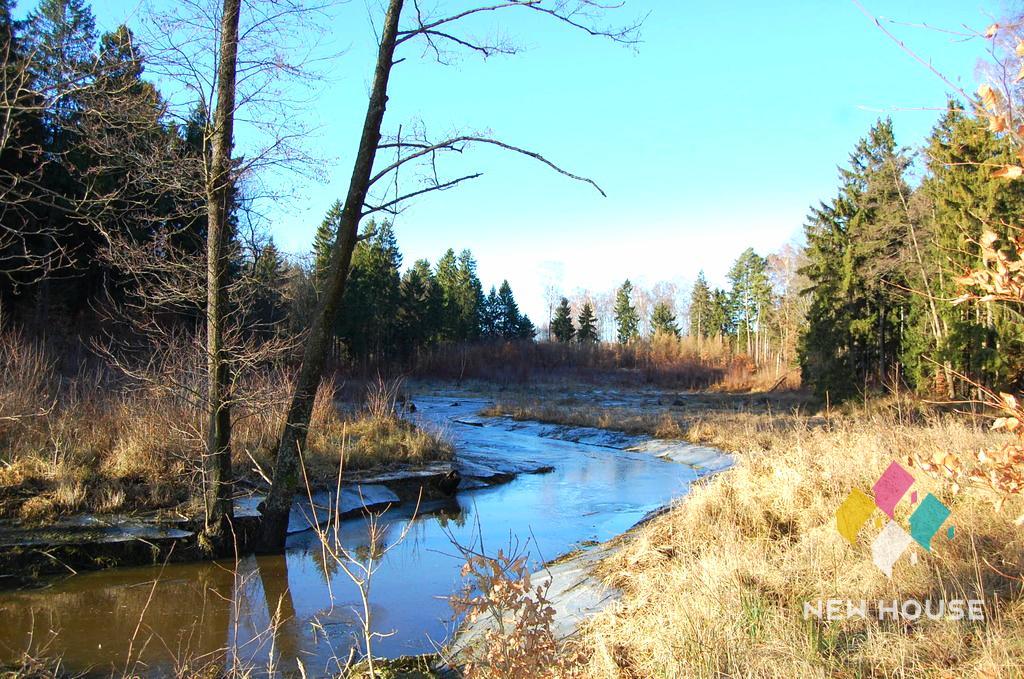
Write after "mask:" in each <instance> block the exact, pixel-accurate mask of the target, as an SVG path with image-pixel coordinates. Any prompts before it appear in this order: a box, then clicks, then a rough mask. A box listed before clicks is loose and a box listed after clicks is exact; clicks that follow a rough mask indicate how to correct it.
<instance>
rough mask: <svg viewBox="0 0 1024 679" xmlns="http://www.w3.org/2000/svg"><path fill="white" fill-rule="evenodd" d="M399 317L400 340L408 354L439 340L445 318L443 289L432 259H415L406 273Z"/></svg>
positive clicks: (401, 289) (399, 342) (399, 344)
mask: <svg viewBox="0 0 1024 679" xmlns="http://www.w3.org/2000/svg"><path fill="white" fill-rule="evenodd" d="M399 296H400V302H399V309H398V318H397V330H398V340H397V344H398V346H399V347H400V349H401V350H402V352H403V353H405V354H407V355H408V354H410V353H412V352H414V351H415V350H416V349H418V348H421V347H426V346H430V345H431V344H433V343H434V342H435V341H436V340H437V336H438V333H439V331H440V320H441V291H440V289H439V287H438V285H437V281H436V280H434V274H433V272H432V271H431V269H430V262H428V261H427V260H425V259H419V260H416V262H415V263H413V265H412V266H411V267H409V269H408V270H407V271H406V272H405V274H404V275H403V276H402V283H401V286H400V291H399Z"/></svg>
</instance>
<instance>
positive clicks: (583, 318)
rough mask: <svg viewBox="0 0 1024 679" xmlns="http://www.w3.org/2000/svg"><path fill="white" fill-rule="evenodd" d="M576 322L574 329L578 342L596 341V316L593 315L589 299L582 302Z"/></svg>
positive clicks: (592, 307)
mask: <svg viewBox="0 0 1024 679" xmlns="http://www.w3.org/2000/svg"><path fill="white" fill-rule="evenodd" d="M576 323H577V325H578V326H579V329H578V330H577V331H576V339H577V341H579V343H580V344H586V343H589V342H596V341H597V317H596V316H595V315H594V306H593V305H592V304H591V303H590V300H589V299H588V300H587V301H585V302H584V303H583V308H582V309H580V315H579V317H578V318H577V319H576Z"/></svg>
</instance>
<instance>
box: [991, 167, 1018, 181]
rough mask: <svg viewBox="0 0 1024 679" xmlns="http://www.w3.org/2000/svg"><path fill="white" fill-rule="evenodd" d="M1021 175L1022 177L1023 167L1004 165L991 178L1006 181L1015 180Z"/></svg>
mask: <svg viewBox="0 0 1024 679" xmlns="http://www.w3.org/2000/svg"><path fill="white" fill-rule="evenodd" d="M1021 175H1024V167H1021V166H1020V165H1004V166H1003V167H1001V168H999V169H998V170H996V171H995V172H993V173H992V176H993V177H1003V178H1006V179H1017V178H1018V177H1020V176H1021Z"/></svg>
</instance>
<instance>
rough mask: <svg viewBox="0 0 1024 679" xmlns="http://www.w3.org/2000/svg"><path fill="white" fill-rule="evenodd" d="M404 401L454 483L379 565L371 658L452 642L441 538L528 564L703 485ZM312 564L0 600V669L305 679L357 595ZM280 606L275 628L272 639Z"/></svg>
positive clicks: (171, 576)
mask: <svg viewBox="0 0 1024 679" xmlns="http://www.w3.org/2000/svg"><path fill="white" fill-rule="evenodd" d="M414 403H415V405H416V407H417V410H416V415H415V417H417V418H418V419H419V420H420V421H421V422H422V423H424V424H425V425H427V426H433V427H440V428H442V429H443V430H444V431H445V432H446V433H447V435H448V436H449V437H450V438H451V439H452V440H453V442H454V443H455V446H456V451H457V453H456V455H457V457H458V458H459V464H460V468H461V470H462V472H463V476H464V479H463V484H462V486H460V490H459V492H458V493H457V494H456V496H455V497H454V498H452V499H451V500H449V501H444V502H432V503H425V504H424V505H423V506H422V507H421V508H420V513H419V515H418V516H417V517H416V519H415V521H414V522H413V523H412V525H411V526H410V527H409V530H408V534H407V536H406V538H405V540H404V541H402V542H401V543H400V544H398V545H397V546H395V548H394V549H392V550H391V551H390V552H388V554H387V556H386V557H385V558H384V559H383V561H382V562H381V563H380V567H379V570H377V572H376V574H375V576H374V578H373V581H372V590H371V594H370V599H371V604H372V613H373V621H374V628H375V629H376V630H377V631H378V632H381V633H385V634H388V636H386V637H383V638H381V639H379V640H378V641H377V642H376V647H375V649H374V650H375V655H385V656H389V657H395V656H399V655H410V654H418V653H424V652H430V651H434V650H436V649H437V647H438V646H439V645H440V644H442V643H443V642H444V641H445V639H446V638H447V637H448V636H449V635H450V633H451V631H452V628H453V623H452V619H451V611H450V608H449V606H448V602H447V599H446V597H447V596H449V595H450V594H452V593H453V592H454V591H455V590H456V589H457V587H458V586H459V583H460V576H459V569H460V567H461V565H462V562H461V561H460V559H459V558H458V557H457V556H456V550H455V548H454V547H453V545H452V544H451V538H452V537H454V538H455V539H456V540H458V541H459V542H460V543H461V544H464V545H471V544H477V545H478V544H479V542H480V540H481V538H482V540H483V543H484V546H485V548H486V549H487V550H488V551H495V550H497V548H499V547H503V548H507V547H508V545H509V543H510V541H512V542H516V541H518V543H519V544H520V545H523V544H526V543H527V542H528V549H529V551H530V556H531V559H532V560H533V561H534V562H535V563H537V564H539V563H540V562H542V561H543V560H545V559H552V558H554V557H556V556H558V555H560V554H563V553H565V552H567V551H569V550H572V549H574V548H579V547H580V546H581V545H587V544H591V543H592V542H599V541H603V540H607V539H609V538H611V537H613V536H615V535H617V534H619V533H622V532H624V531H626V530H628V529H629V528H630V527H631V526H633V525H634V524H635V523H636V522H637V521H639V520H640V519H642V518H643V517H644V516H645V515H646V514H648V513H649V512H651V511H652V510H654V509H657V508H658V507H660V506H662V505H664V504H665V503H666V502H668V501H669V500H670V499H672V498H674V497H677V496H679V495H682V494H683V493H685V492H686V490H687V488H688V485H689V484H690V483H691V482H692V481H693V480H694V479H696V478H697V477H698V476H700V475H701V474H703V473H705V472H706V471H708V469H700V468H695V467H693V466H689V465H687V464H681V463H678V462H672V461H668V460H665V459H662V458H660V457H657V456H656V455H654V454H652V453H651V452H646V451H645V452H636V451H630V450H625V448H626V447H631V446H634V445H636V444H640V448H643V444H644V441H643V440H642V439H636V438H632V437H626V436H623V435H615V434H611V433H609V432H603V431H600V430H586V429H572V430H570V429H566V428H564V427H554V426H551V425H543V424H539V423H529V422H526V423H524V422H512V421H511V420H508V419H504V418H479V417H477V416H476V413H477V412H479V411H480V409H481V408H482V407H483V406H484V405H486V401H482V400H472V399H469V400H467V399H464V398H461V397H457V396H456V397H453V396H450V395H443V394H442V395H434V396H421V397H418V398H414ZM712 466H713V465H712ZM480 467H485V468H487V467H490V468H495V469H513V470H517V471H524V472H527V471H534V472H538V470H539V473H520V474H518V475H517V476H516V477H515V478H514V479H512V480H511V481H509V482H507V483H503V484H500V485H490V486H485V485H483V484H481V483H475V482H474V480H473V478H472V475H473V474H474V470H477V469H478V468H480ZM481 475H483V472H481ZM411 513H412V508H411V507H410V506H408V503H406V504H402V505H398V506H395V507H392V508H391V509H389V510H388V511H387V512H386V513H385V514H384V518H383V524H384V528H385V536H384V542H393V541H395V540H396V538H397V537H398V536H399V535H401V534H402V532H403V530H405V528H406V527H407V525H408V524H409V523H410V519H411ZM341 539H342V542H343V543H344V544H345V545H346V546H347V547H349V548H350V549H352V550H358V549H360V548H363V549H364V550H365V548H366V546H367V533H366V521H365V519H364V518H354V519H349V520H345V521H343V522H342V526H341ZM321 554H322V552H321V548H320V544H319V543H318V542H317V539H316V537H315V535H314V534H313V533H312V532H311V531H307V532H299V533H295V534H293V535H291V536H290V537H289V540H288V547H287V553H286V554H285V555H284V556H274V557H245V558H242V559H241V560H240V561H239V562H238V563H237V564H236V563H235V562H234V561H226V562H212V563H210V562H206V563H184V564H168V565H166V566H164V567H162V568H161V567H159V566H155V567H154V566H150V567H142V568H114V569H109V570H105V571H98V572H93V573H85V574H80V575H76V576H72V577H68V578H64V579H56V580H53V581H52V582H50V583H48V585H47V586H46V587H44V588H38V589H31V590H21V591H8V592H0V621H2V623H0V665H3V664H4V663H7V662H11V661H13V660H14V659H15V658H16V657H18V656H19V654H20V653H22V652H24V651H26V650H27V651H30V652H32V653H34V654H36V655H46V656H49V657H54V656H60V657H62V658H63V665H64V667H65V669H67V670H69V671H73V672H95V673H97V674H109V673H111V672H112V671H113V672H116V673H121V672H122V671H124V670H125V669H126V668H127V669H129V670H132V671H134V672H138V673H144V674H152V675H161V674H167V673H170V672H172V671H173V670H174V668H175V666H179V667H180V666H181V664H182V663H184V662H185V659H188V658H191V659H193V661H195V659H197V658H204V657H206V658H216V657H218V655H223V649H226V648H227V649H232V650H231V654H232V656H233V658H234V659H235V660H236V661H238V662H242V663H255V664H257V665H258V666H260V667H266V663H267V659H268V658H269V657H271V654H273V657H274V658H275V659H277V662H278V663H279V666H280V667H282V668H287V667H288V666H292V667H294V666H295V662H294V659H295V658H296V657H299V658H301V659H302V662H303V665H304V666H305V668H306V669H307V670H308V671H309V672H310V674H316V675H319V674H323V673H327V672H329V671H331V670H332V669H337V667H338V664H337V663H338V662H344V660H345V659H346V658H347V657H348V655H349V649H350V648H351V647H352V645H353V643H355V642H354V633H355V629H356V624H357V620H356V615H355V612H354V611H355V610H356V608H357V607H358V606H359V597H358V592H357V590H356V589H355V587H354V586H353V585H352V583H351V582H350V580H349V579H348V577H347V576H346V575H345V574H344V573H343V572H341V570H340V569H338V568H337V567H330V566H328V568H327V569H326V570H325V568H324V559H323V557H322V555H321ZM278 607H280V612H281V616H280V617H281V619H283V620H285V622H284V623H283V624H281V625H280V626H278V628H277V629H276V630H271V629H270V627H271V626H270V621H271V615H272V612H273V611H275V610H278ZM140 621H141V622H140Z"/></svg>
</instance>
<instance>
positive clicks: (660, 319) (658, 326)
mask: <svg viewBox="0 0 1024 679" xmlns="http://www.w3.org/2000/svg"><path fill="white" fill-rule="evenodd" d="M651 330H652V332H653V334H654V335H665V336H671V337H679V326H677V325H676V316H675V314H674V313H672V307H671V306H669V304H668V302H666V301H664V300H662V301H660V302H658V303H657V304H655V305H654V312H653V313H652V314H651Z"/></svg>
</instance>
